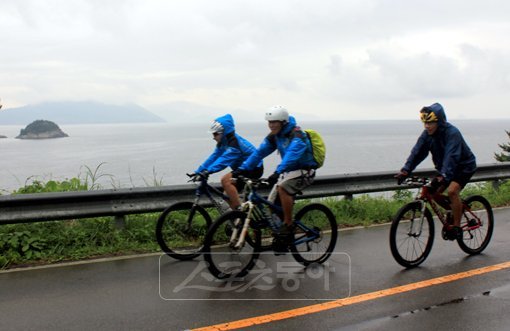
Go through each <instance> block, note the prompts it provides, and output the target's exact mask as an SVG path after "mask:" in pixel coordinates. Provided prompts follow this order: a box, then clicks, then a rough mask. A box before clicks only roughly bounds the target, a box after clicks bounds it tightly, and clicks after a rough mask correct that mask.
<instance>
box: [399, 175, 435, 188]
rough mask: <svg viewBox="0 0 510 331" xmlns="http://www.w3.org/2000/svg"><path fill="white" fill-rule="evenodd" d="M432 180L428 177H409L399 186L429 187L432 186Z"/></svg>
mask: <svg viewBox="0 0 510 331" xmlns="http://www.w3.org/2000/svg"><path fill="white" fill-rule="evenodd" d="M430 182H431V180H430V178H427V177H418V176H411V177H407V178H406V179H404V180H403V181H402V182H401V183H399V185H402V184H404V185H409V186H414V185H416V184H419V185H422V186H423V185H428V184H430Z"/></svg>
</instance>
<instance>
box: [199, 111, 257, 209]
mask: <svg viewBox="0 0 510 331" xmlns="http://www.w3.org/2000/svg"><path fill="white" fill-rule="evenodd" d="M209 133H212V135H213V139H214V140H215V141H216V148H215V149H214V152H213V153H212V154H211V155H210V156H209V157H208V158H207V159H206V160H205V161H204V162H203V163H202V164H201V165H200V166H199V167H198V169H197V170H196V171H195V173H196V174H201V175H202V176H204V177H205V178H207V177H208V176H209V175H210V174H213V173H215V172H219V171H222V170H223V169H225V168H226V167H230V168H231V169H232V170H236V169H237V168H238V167H239V166H240V165H241V164H242V163H243V162H244V161H245V160H246V159H247V158H248V157H249V156H250V155H251V154H252V153H253V152H254V151H255V146H253V145H252V144H251V143H250V142H249V141H248V140H246V139H244V138H243V137H241V136H240V135H238V134H237V133H236V132H235V124H234V119H233V118H232V115H230V114H226V115H224V116H220V117H218V118H216V119H215V120H214V121H213V123H212V125H211V128H210V129H209ZM263 173H264V167H263V163H262V161H260V162H258V163H257V164H256V165H255V166H254V167H253V170H251V171H250V172H248V173H247V174H245V175H246V177H250V178H260V177H261V176H262V174H263ZM221 185H222V186H223V189H224V190H225V193H226V194H227V195H228V197H229V200H228V204H229V205H230V208H232V209H237V208H238V207H239V206H240V205H241V202H240V200H239V194H238V191H237V187H236V186H235V185H234V183H233V182H232V172H229V173H227V174H225V175H224V176H223V177H222V178H221Z"/></svg>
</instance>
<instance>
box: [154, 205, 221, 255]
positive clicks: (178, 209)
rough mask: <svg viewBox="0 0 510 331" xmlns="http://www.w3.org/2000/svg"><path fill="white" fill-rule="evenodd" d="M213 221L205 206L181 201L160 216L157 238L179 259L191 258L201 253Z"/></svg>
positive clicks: (159, 242)
mask: <svg viewBox="0 0 510 331" xmlns="http://www.w3.org/2000/svg"><path fill="white" fill-rule="evenodd" d="M211 223H212V221H211V217H210V216H209V214H208V213H207V211H206V210H205V209H204V208H202V207H200V206H198V205H195V204H194V203H193V202H179V203H176V204H173V205H171V206H170V207H168V208H167V209H165V210H164V211H163V213H161V215H160V216H159V219H158V223H157V224H156V239H157V241H158V244H159V247H161V249H162V250H163V252H165V253H166V254H167V255H169V256H171V257H173V258H175V259H178V260H191V259H193V258H195V257H197V256H198V255H200V252H201V251H202V248H203V239H204V237H205V234H206V233H207V229H208V228H209V226H210V225H211Z"/></svg>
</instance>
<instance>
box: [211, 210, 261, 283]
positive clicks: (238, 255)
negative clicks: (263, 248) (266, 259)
mask: <svg viewBox="0 0 510 331" xmlns="http://www.w3.org/2000/svg"><path fill="white" fill-rule="evenodd" d="M245 219H246V213H244V212H241V211H230V212H227V213H225V214H223V215H221V216H220V217H219V218H218V219H217V220H216V221H215V222H214V223H213V224H212V225H211V228H210V229H209V231H208V232H207V235H206V236H205V239H204V249H203V255H204V259H205V261H206V262H207V268H208V269H209V271H210V272H211V274H212V275H213V276H215V277H216V278H218V279H223V280H232V279H239V278H241V277H243V276H245V275H246V274H247V273H248V272H249V271H250V270H251V269H252V268H253V266H254V265H255V262H256V260H257V258H258V256H259V254H260V240H261V239H260V237H261V236H260V230H258V229H255V228H253V227H250V228H249V229H248V232H247V234H246V241H245V243H244V245H242V247H241V248H235V247H234V246H235V243H236V242H237V240H238V237H239V234H240V233H241V229H242V227H243V224H244V221H245ZM236 221H237V222H236ZM235 228H236V229H237V236H236V237H235V238H232V236H233V230H234V229H235ZM229 241H231V242H233V243H232V244H230V243H229Z"/></svg>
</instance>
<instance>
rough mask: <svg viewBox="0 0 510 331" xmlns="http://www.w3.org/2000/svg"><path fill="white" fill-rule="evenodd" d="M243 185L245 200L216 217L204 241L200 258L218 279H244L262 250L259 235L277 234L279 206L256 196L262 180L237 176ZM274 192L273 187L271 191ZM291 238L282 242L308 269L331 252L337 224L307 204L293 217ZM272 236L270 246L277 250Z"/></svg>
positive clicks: (321, 209)
mask: <svg viewBox="0 0 510 331" xmlns="http://www.w3.org/2000/svg"><path fill="white" fill-rule="evenodd" d="M239 180H243V181H244V182H245V197H246V201H245V202H243V204H242V205H241V208H242V209H241V210H239V211H237V210H236V211H230V212H227V213H225V214H223V215H222V216H220V217H219V218H218V219H217V220H216V221H215V222H214V223H213V224H212V225H211V227H210V229H209V231H208V232H207V234H206V236H205V239H204V250H203V254H204V259H205V261H206V262H207V264H208V269H209V271H210V272H211V274H213V275H214V276H215V277H216V278H218V279H237V278H239V277H243V276H245V275H246V274H247V273H248V272H249V271H250V270H251V269H252V268H253V266H254V265H255V263H256V260H257V259H258V257H259V254H260V252H261V250H262V247H261V242H262V238H261V237H262V232H263V231H265V230H270V231H271V232H272V233H275V232H276V231H278V229H279V226H280V224H281V221H279V218H278V215H279V216H280V217H281V215H282V208H281V206H279V205H277V204H275V203H273V202H270V201H269V200H268V199H266V198H263V197H262V196H260V195H259V194H258V193H257V189H258V188H259V187H261V186H262V185H267V182H266V181H264V180H254V179H247V178H242V177H240V178H239ZM273 189H274V188H273ZM294 225H295V228H294V233H293V234H292V239H291V240H289V241H288V242H287V243H283V244H284V245H287V246H288V248H290V252H291V253H292V256H293V257H294V259H295V260H296V261H298V262H299V263H301V264H303V265H304V266H308V265H310V264H312V263H323V262H324V261H326V260H327V259H328V258H329V256H330V255H331V252H332V251H333V250H334V248H335V245H336V240H337V232H338V229H337V222H336V219H335V216H334V215H333V213H332V212H331V210H330V209H329V208H328V207H326V206H325V205H323V204H319V203H310V204H308V205H305V206H304V207H303V208H301V209H300V210H299V211H298V212H297V213H296V215H295V217H294ZM281 245H282V241H281V239H279V238H278V236H276V237H275V238H274V239H273V241H272V246H273V247H274V248H277V250H280V249H281Z"/></svg>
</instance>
